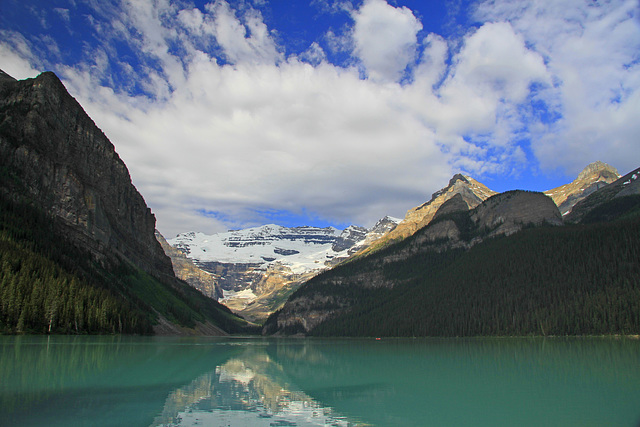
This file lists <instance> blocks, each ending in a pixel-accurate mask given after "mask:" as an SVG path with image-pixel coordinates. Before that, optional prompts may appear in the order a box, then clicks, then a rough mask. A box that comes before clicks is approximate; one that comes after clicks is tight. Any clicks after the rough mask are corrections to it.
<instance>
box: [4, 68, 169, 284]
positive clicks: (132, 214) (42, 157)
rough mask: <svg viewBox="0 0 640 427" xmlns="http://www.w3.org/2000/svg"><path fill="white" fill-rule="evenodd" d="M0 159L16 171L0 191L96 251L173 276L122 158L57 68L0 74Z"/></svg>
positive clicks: (101, 255)
mask: <svg viewBox="0 0 640 427" xmlns="http://www.w3.org/2000/svg"><path fill="white" fill-rule="evenodd" d="M0 164H1V165H2V168H3V169H5V170H7V171H11V172H10V173H11V174H12V175H13V177H14V178H15V179H14V180H13V181H12V182H6V183H4V185H3V186H2V190H1V191H3V192H5V193H6V194H8V195H9V196H10V197H14V196H15V197H24V198H27V199H29V200H31V201H32V202H33V203H34V204H36V205H37V206H39V207H41V208H42V209H43V210H44V211H45V212H48V213H50V214H51V216H52V217H53V218H54V219H55V221H56V223H57V226H58V227H60V229H61V230H62V231H63V232H64V233H65V235H67V236H68V238H69V239H71V240H72V241H73V242H75V243H77V244H78V245H79V246H81V247H84V248H88V249H89V250H90V251H91V252H92V253H93V254H94V256H95V257H96V258H97V259H101V260H103V261H109V260H110V259H111V257H113V255H114V254H115V255H118V256H121V257H123V258H125V259H128V260H130V261H132V262H133V263H135V264H136V265H138V266H139V267H141V268H142V269H144V270H146V271H147V272H149V273H152V274H154V275H156V276H163V275H169V276H173V269H172V267H171V261H170V260H169V258H168V257H166V256H165V254H164V252H163V250H162V248H161V247H160V244H159V243H158V242H157V241H156V239H155V235H154V231H155V217H154V215H153V214H152V213H151V210H150V209H149V208H148V207H147V205H146V203H145V201H144V199H143V198H142V196H141V195H140V193H139V192H138V191H137V190H136V188H135V187H134V186H133V184H132V183H131V178H130V176H129V172H128V170H127V168H126V166H125V164H124V163H123V162H122V160H121V159H120V158H119V156H118V154H117V153H116V152H115V149H114V147H113V144H111V142H110V141H109V140H108V139H107V137H106V136H105V135H104V134H103V133H102V131H101V130H100V129H98V127H97V126H96V125H95V123H94V122H93V121H92V120H91V119H90V118H89V116H88V115H87V114H86V113H85V112H84V110H83V109H82V107H81V106H80V105H79V104H78V103H77V102H76V100H75V99H74V98H73V97H71V96H70V95H69V93H68V92H67V91H66V89H65V88H64V86H63V85H62V83H61V82H60V80H59V79H58V78H57V77H56V76H55V74H53V73H50V72H47V73H43V74H41V75H40V76H38V77H37V78H35V79H27V80H21V81H17V80H15V79H12V78H10V77H8V76H7V75H6V74H4V73H2V74H0Z"/></svg>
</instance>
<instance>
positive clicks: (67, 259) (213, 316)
mask: <svg viewBox="0 0 640 427" xmlns="http://www.w3.org/2000/svg"><path fill="white" fill-rule="evenodd" d="M160 316H161V317H162V318H164V319H167V320H168V321H169V322H171V323H174V324H176V325H179V326H182V327H185V328H194V327H196V325H197V324H207V323H208V324H209V325H215V326H214V327H217V328H218V332H219V333H224V332H230V333H234V332H243V331H246V329H245V328H246V326H247V324H246V322H244V321H243V320H241V319H239V318H237V317H236V316H234V315H233V314H232V313H231V312H230V311H229V310H228V309H227V308H226V307H224V306H222V305H221V304H218V303H217V302H216V301H214V300H211V299H209V298H206V297H204V296H203V295H202V294H200V293H199V292H198V291H196V290H194V289H192V288H191V287H190V286H188V285H187V284H185V283H182V282H180V281H177V280H175V279H174V280H173V281H171V280H164V281H163V280H161V279H159V278H156V277H153V276H151V275H150V274H148V273H146V272H145V271H143V270H141V269H140V268H138V267H136V266H135V265H134V264H132V263H130V262H127V261H126V260H124V259H120V260H118V261H115V259H111V260H110V261H109V262H108V263H100V262H97V261H96V260H95V258H94V257H93V256H92V254H91V252H90V251H88V250H86V249H83V248H80V247H78V246H77V245H76V244H74V243H73V242H69V241H68V240H67V239H66V238H65V236H63V235H61V234H60V233H58V232H57V231H56V227H55V225H54V223H53V221H52V220H51V218H50V217H49V216H48V215H46V214H45V213H44V212H42V211H41V210H39V209H38V208H36V207H34V206H32V205H30V204H28V203H16V202H14V201H11V200H8V199H7V198H6V197H4V196H3V197H2V198H1V199H0V332H2V333H141V334H148V333H153V327H154V326H155V325H157V324H158V321H159V320H160V318H161V317H160Z"/></svg>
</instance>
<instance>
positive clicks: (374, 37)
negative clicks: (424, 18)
mask: <svg viewBox="0 0 640 427" xmlns="http://www.w3.org/2000/svg"><path fill="white" fill-rule="evenodd" d="M353 19H354V21H355V26H354V28H353V39H354V42H355V53H356V55H357V56H358V57H359V58H360V60H361V61H362V64H363V65H364V67H365V69H366V72H367V74H368V76H369V77H370V78H371V79H373V80H380V81H391V82H394V81H398V80H400V79H401V78H402V76H403V73H404V71H405V69H406V68H407V66H408V65H410V64H411V63H413V61H414V60H415V56H416V45H417V33H418V31H420V30H421V29H422V24H421V23H420V21H418V19H416V17H415V16H413V13H412V12H411V10H410V9H409V8H407V7H401V8H399V7H398V8H396V7H393V6H390V5H389V4H388V3H387V2H386V1H384V0H366V1H365V3H364V5H363V6H362V7H361V8H360V9H358V10H356V11H355V12H353Z"/></svg>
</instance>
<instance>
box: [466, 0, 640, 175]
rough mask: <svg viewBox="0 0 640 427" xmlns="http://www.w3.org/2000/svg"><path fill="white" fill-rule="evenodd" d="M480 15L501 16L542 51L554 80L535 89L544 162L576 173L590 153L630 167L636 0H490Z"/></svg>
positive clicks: (637, 52) (637, 87)
mask: <svg viewBox="0 0 640 427" xmlns="http://www.w3.org/2000/svg"><path fill="white" fill-rule="evenodd" d="M476 17H477V18H478V19H480V20H491V21H508V22H510V23H511V25H512V26H513V28H514V29H515V30H516V31H517V32H518V33H519V34H521V35H522V37H523V38H524V39H525V41H526V43H527V44H528V45H529V46H531V48H532V49H534V50H536V51H538V52H540V54H542V55H543V56H544V58H545V61H546V63H547V69H548V70H549V73H550V74H551V79H552V81H553V82H554V85H553V86H549V87H547V88H546V90H544V91H542V92H541V93H540V99H541V100H543V101H544V102H546V104H547V105H548V106H549V109H550V110H551V111H550V112H551V114H555V115H557V116H558V117H559V119H558V120H557V121H555V122H554V123H552V124H547V125H541V126H539V127H538V128H536V131H537V133H536V134H535V135H534V138H533V139H532V148H533V150H534V152H535V154H536V156H537V158H538V159H539V161H540V162H541V164H542V166H543V167H546V168H549V169H552V168H563V169H565V170H567V171H568V172H570V173H572V174H573V173H577V172H578V171H579V170H580V168H582V167H583V166H584V164H585V163H588V162H591V161H593V160H594V159H599V160H603V161H606V162H608V163H610V164H613V165H616V166H617V167H618V168H619V169H620V170H621V171H625V170H631V169H633V168H634V167H637V159H638V158H640V145H638V142H637V138H634V137H632V135H634V134H635V135H638V134H639V125H638V122H639V121H638V120H637V114H636V117H634V115H633V113H632V111H636V112H637V111H640V104H639V98H640V78H639V77H638V76H639V75H640V66H639V61H640V8H639V6H638V2H637V1H636V0H613V1H608V2H599V3H594V2H591V1H586V0H581V1H572V2H560V1H559V2H530V1H511V0H509V1H503V0H495V1H490V2H484V3H483V4H481V6H480V7H479V8H478V10H477V11H476Z"/></svg>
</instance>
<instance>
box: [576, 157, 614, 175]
mask: <svg viewBox="0 0 640 427" xmlns="http://www.w3.org/2000/svg"><path fill="white" fill-rule="evenodd" d="M593 175H599V176H607V175H611V176H616V179H617V177H619V176H620V174H619V173H618V170H617V169H616V168H614V167H613V166H611V165H608V164H606V163H604V162H601V161H600V160H598V161H596V162H593V163H590V164H588V165H587V166H586V167H585V168H584V169H582V172H580V174H578V179H579V180H581V179H588V178H589V177H590V176H593Z"/></svg>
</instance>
